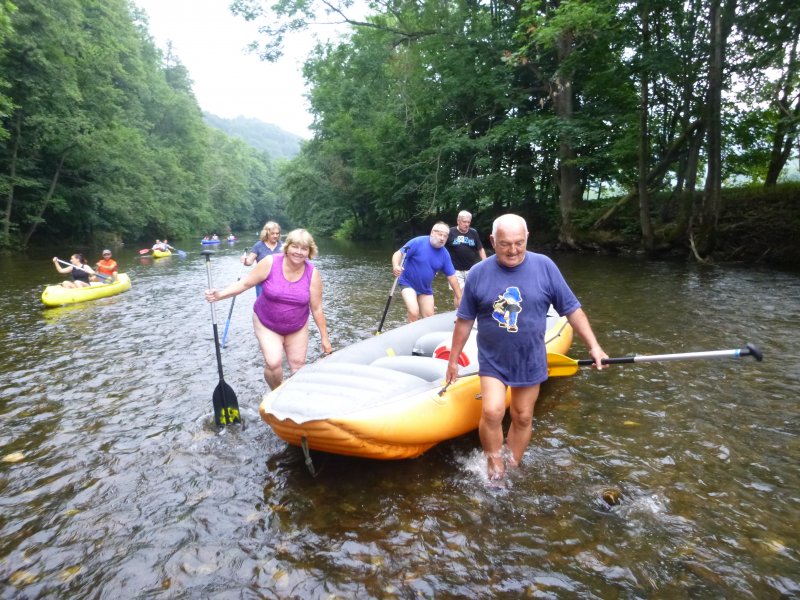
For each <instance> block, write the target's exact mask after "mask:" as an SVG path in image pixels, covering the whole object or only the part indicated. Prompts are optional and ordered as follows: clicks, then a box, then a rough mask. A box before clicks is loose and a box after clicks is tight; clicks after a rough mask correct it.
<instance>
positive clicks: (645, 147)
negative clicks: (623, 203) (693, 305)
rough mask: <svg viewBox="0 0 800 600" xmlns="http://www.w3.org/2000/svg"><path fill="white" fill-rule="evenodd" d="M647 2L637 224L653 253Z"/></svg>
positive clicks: (644, 9) (641, 89) (640, 121)
mask: <svg viewBox="0 0 800 600" xmlns="http://www.w3.org/2000/svg"><path fill="white" fill-rule="evenodd" d="M647 10H648V6H647V1H646V0H645V1H644V2H643V3H642V58H643V59H644V60H643V61H642V66H641V72H640V74H639V78H640V79H639V89H640V92H639V94H640V99H639V223H640V225H641V228H642V244H643V245H644V249H645V250H646V251H647V253H648V254H649V253H651V252H652V251H653V246H654V240H653V225H652V223H651V222H650V192H649V191H648V189H647V175H648V166H649V164H650V134H649V131H648V129H647V118H648V116H649V115H648V110H649V106H648V105H649V99H650V91H649V87H650V78H649V76H648V69H649V66H647V60H648V58H649V54H650V24H649V20H648V15H647Z"/></svg>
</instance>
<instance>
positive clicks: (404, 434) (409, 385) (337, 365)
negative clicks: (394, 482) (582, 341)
mask: <svg viewBox="0 0 800 600" xmlns="http://www.w3.org/2000/svg"><path fill="white" fill-rule="evenodd" d="M551 312H552V309H551ZM547 321H548V322H547V333H546V336H545V341H546V344H547V350H548V352H557V353H560V354H565V353H566V352H567V350H568V349H569V347H570V345H571V344H572V327H570V325H569V323H568V322H567V320H566V318H565V317H561V316H558V315H556V314H553V315H548V317H547ZM454 322H455V311H452V312H448V313H442V314H438V315H434V316H432V317H428V318H427V319H422V320H420V321H417V322H416V323H410V324H408V325H404V326H402V327H398V328H397V329H394V330H392V331H388V332H386V333H383V334H382V335H379V336H376V337H373V338H370V339H366V340H363V341H361V342H358V343H356V344H353V345H352V346H348V347H347V348H344V349H342V350H339V351H337V352H334V353H333V354H331V355H330V356H327V357H326V358H323V359H322V360H319V361H318V362H316V363H314V364H312V365H309V366H306V367H304V368H303V369H301V370H299V371H298V372H297V373H295V375H294V376H292V377H291V378H290V379H288V380H287V381H286V382H284V384H283V385H281V386H280V387H279V388H277V389H276V390H274V391H272V392H270V393H268V394H266V395H265V396H264V398H263V400H262V402H261V406H260V407H259V412H260V414H261V418H262V419H263V420H264V422H265V423H267V424H268V425H269V426H270V427H271V428H272V429H273V431H274V432H275V433H276V434H277V435H278V437H280V438H281V439H283V440H284V441H286V442H288V443H289V444H292V445H294V446H301V447H303V448H304V450H305V451H308V450H309V449H311V450H320V451H324V452H330V453H333V454H343V455H347V456H359V457H364V458H375V459H383V460H391V459H403V458H413V457H416V456H419V455H420V454H422V453H423V452H425V451H426V450H428V449H429V448H431V447H432V446H434V445H436V444H438V443H439V442H441V441H444V440H447V439H451V438H454V437H457V436H460V435H463V434H465V433H468V432H470V431H472V430H474V429H477V427H478V422H479V420H480V416H481V400H480V381H479V378H478V375H477V374H476V373H477V345H476V339H475V338H476V335H477V334H476V332H475V331H473V333H472V335H470V341H469V342H468V344H467V346H466V347H465V348H464V352H463V353H462V355H461V356H460V357H459V364H460V365H461V366H460V368H461V373H462V376H461V377H460V378H459V379H458V380H457V381H456V382H455V383H453V384H452V385H450V386H449V387H447V389H446V390H444V391H442V388H443V387H444V377H445V371H446V369H447V361H446V360H443V359H444V358H446V357H448V356H449V353H448V351H447V346H448V344H449V343H450V339H451V336H452V331H453V324H454ZM437 356H438V357H440V358H436V357H437ZM509 400H510V398H509V399H507V402H508V401H509Z"/></svg>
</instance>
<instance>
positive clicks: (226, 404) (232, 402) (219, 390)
mask: <svg viewBox="0 0 800 600" xmlns="http://www.w3.org/2000/svg"><path fill="white" fill-rule="evenodd" d="M211 403H212V404H213V406H214V424H215V425H216V426H217V427H225V425H233V424H234V423H241V422H242V418H241V416H240V415H239V401H238V400H237V399H236V393H235V392H234V391H233V388H232V387H231V386H229V385H228V384H227V383H225V382H224V381H220V382H219V384H218V385H217V387H215V388H214V394H213V395H212V396H211Z"/></svg>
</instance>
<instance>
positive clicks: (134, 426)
mask: <svg viewBox="0 0 800 600" xmlns="http://www.w3.org/2000/svg"><path fill="white" fill-rule="evenodd" d="M239 246H241V247H223V248H220V249H219V251H218V253H217V254H216V255H215V256H214V257H213V259H212V262H211V269H212V276H213V279H214V282H215V284H220V285H223V284H225V283H228V282H230V281H232V280H234V279H236V277H237V276H238V274H239V271H240V265H239V263H238V260H237V259H238V256H239V254H240V253H241V251H242V250H243V249H244V246H243V245H241V244H240V245H239ZM321 246H322V248H321V249H322V255H321V256H320V258H319V259H318V261H317V264H318V266H319V268H320V272H321V273H322V276H323V280H324V282H325V295H324V303H325V309H326V313H327V316H328V322H329V328H330V331H331V338H332V342H333V345H334V348H336V347H342V346H344V345H347V344H349V343H352V342H354V341H357V340H359V339H362V338H364V337H367V336H369V335H370V334H371V332H372V331H374V329H375V328H376V326H377V324H378V321H379V319H380V316H381V314H382V311H383V307H384V305H385V303H386V299H387V295H388V291H389V288H390V286H391V282H392V279H391V273H390V267H389V256H390V254H391V252H392V251H393V248H389V247H385V248H370V247H364V246H358V245H350V244H342V243H333V242H324V243H322V244H321ZM181 247H182V248H183V249H185V250H187V252H188V256H187V257H186V258H185V259H179V258H178V257H171V258H168V259H160V260H156V261H153V260H151V259H140V258H139V257H138V255H137V254H136V253H135V251H133V250H128V251H120V252H118V253H117V259H118V260H119V261H120V263H121V265H122V269H121V270H123V271H126V272H128V273H129V274H130V275H131V279H132V282H133V288H132V289H131V291H129V292H127V293H125V294H122V295H119V296H116V297H114V298H108V299H103V300H98V301H95V302H89V303H85V304H79V305H74V306H68V307H63V308H55V309H45V308H43V307H42V305H41V302H40V300H39V296H40V294H41V290H42V289H43V286H44V285H45V284H46V283H52V282H55V281H58V280H59V276H58V274H57V273H56V272H55V270H54V269H53V268H52V264H51V263H50V262H49V258H50V256H49V255H43V254H41V255H38V254H37V255H31V256H27V257H16V258H14V259H13V260H12V259H10V258H7V257H3V258H0V274H1V275H2V281H3V286H2V289H0V310H2V314H3V319H2V323H1V324H0V335H2V342H3V347H4V351H3V353H2V356H1V357H0V374H2V380H1V381H0V417H2V423H3V427H2V429H0V461H2V462H0V506H1V507H2V512H1V513H0V582H2V583H0V597H3V598H115V599H118V598H134V597H136V598H228V597H230V598H336V597H341V598H414V597H425V598H432V597H442V598H448V597H462V596H463V597H490V596H491V597H509V598H512V597H520V596H526V597H543V598H575V597H597V598H608V597H623V598H633V597H685V598H686V597H692V598H698V597H699V598H702V597H708V598H720V597H728V598H732V597H745V598H747V597H750V598H781V597H798V596H800V548H799V547H798V544H799V542H800V535H798V528H797V522H798V521H800V466H798V465H799V462H798V457H800V442H799V441H798V440H799V439H800V438H799V437H798V436H799V435H800V408H799V407H798V402H797V396H798V390H800V346H798V338H800V300H798V298H800V276H798V274H797V273H787V272H780V271H774V270H768V269H765V268H750V267H738V266H725V267H718V268H713V269H701V268H697V267H695V266H687V265H680V264H678V265H676V264H667V263H648V262H645V261H641V260H637V259H629V258H603V257H587V256H555V257H554V258H555V259H556V261H557V263H558V264H559V265H560V266H561V268H562V270H563V271H564V273H565V275H566V276H567V279H568V281H569V282H570V283H571V285H572V287H573V289H574V290H575V292H576V293H577V295H578V296H579V298H580V299H581V300H582V302H583V303H584V307H585V309H586V310H587V312H588V314H589V316H590V319H591V320H592V324H593V326H594V329H595V332H596V334H597V336H598V338H599V339H600V341H601V343H602V344H603V346H604V348H605V349H606V351H607V352H608V353H609V354H610V355H613V356H622V355H626V354H630V353H651V354H655V353H672V352H689V351H696V350H716V349H729V348H736V347H741V346H743V345H744V344H745V342H754V343H756V344H758V345H760V347H761V348H762V350H763V351H764V355H765V360H764V362H761V363H757V362H755V361H753V360H751V359H739V360H730V359H726V360H705V361H686V362H671V363H650V364H641V365H628V366H622V367H615V368H613V369H609V370H606V371H603V372H599V373H598V372H595V371H591V370H587V371H582V372H581V373H579V374H578V375H576V376H573V377H568V378H561V379H557V380H556V379H554V380H551V381H550V382H548V384H546V387H545V388H544V390H543V393H542V397H541V399H540V401H539V404H538V405H537V408H536V415H535V424H534V434H533V439H532V442H531V446H530V448H529V451H528V452H527V454H526V456H525V460H524V463H523V466H522V468H521V469H520V470H519V472H517V473H515V474H514V475H513V476H512V477H511V479H510V481H509V485H508V486H507V487H506V488H504V489H500V490H496V489H490V488H487V487H486V486H485V485H484V476H483V473H482V467H483V461H482V460H481V458H480V450H479V448H480V444H479V442H478V439H477V434H470V435H467V436H464V437H462V438H459V439H456V440H452V441H449V442H446V443H443V444H440V445H439V446H437V447H435V448H433V449H432V450H431V451H429V452H428V453H426V454H425V455H423V456H422V457H421V458H418V459H415V460H408V461H399V462H377V461H367V460H357V459H350V458H343V457H336V456H330V455H322V454H315V455H314V461H315V463H316V466H317V469H318V470H319V471H320V473H319V475H318V476H316V477H312V476H311V474H310V473H309V472H308V470H307V469H306V467H305V465H304V462H303V456H302V452H300V450H298V449H296V448H291V447H287V446H286V445H285V444H284V443H283V442H282V441H281V440H280V439H278V438H277V437H276V436H275V435H274V434H273V433H272V432H271V430H270V429H269V428H268V427H267V426H265V425H264V424H262V423H261V422H260V420H259V417H258V403H259V402H260V399H261V396H262V394H263V393H264V392H265V391H266V386H265V384H264V382H263V379H262V359H261V357H260V354H259V352H258V349H257V346H256V342H255V339H254V337H253V335H252V329H251V324H250V312H251V308H252V303H253V301H254V294H253V292H248V293H246V294H245V295H243V296H240V297H239V298H238V299H237V300H236V302H235V304H234V309H233V313H232V318H231V326H230V333H229V336H228V343H227V345H226V348H225V349H224V350H223V352H222V355H223V365H224V371H225V379H226V381H227V382H228V383H229V384H230V385H231V387H232V388H233V389H234V390H235V392H236V394H237V397H238V400H239V404H240V407H241V408H242V411H243V413H244V416H245V418H246V421H247V426H246V427H245V428H244V429H243V430H242V429H239V428H229V429H226V430H225V431H223V432H222V433H217V432H216V431H215V430H214V429H213V428H212V427H211V426H210V422H211V418H212V415H211V396H212V392H213V389H214V387H215V386H216V385H217V383H218V373H217V367H216V360H215V357H214V347H213V339H212V325H211V311H210V309H209V306H208V304H206V303H205V301H204V300H203V298H202V291H203V289H204V288H205V287H206V265H205V261H204V260H203V258H202V257H201V256H200V255H199V252H198V251H199V244H198V245H197V246H195V245H194V244H191V245H189V244H185V245H183V246H181ZM60 252H61V253H62V254H65V255H66V254H68V252H69V250H68V249H60ZM436 291H437V303H438V305H439V308H440V309H441V310H446V309H447V310H449V309H450V297H451V296H450V294H449V292H448V291H447V290H446V284H445V283H444V282H443V281H438V282H437V287H436ZM395 300H396V301H395V302H393V304H392V307H391V310H390V312H389V317H388V319H387V323H386V325H385V326H384V329H389V328H392V327H395V326H397V325H399V324H401V323H402V320H403V318H404V315H403V311H402V310H401V307H400V304H401V303H400V302H399V298H396V299H395ZM229 308H230V302H229V301H225V302H221V303H220V304H219V305H218V311H217V319H218V323H219V329H220V335H221V334H222V330H223V329H224V326H225V323H226V319H227V316H228V311H229ZM318 342H319V338H318V336H317V334H316V330H315V328H314V327H313V325H312V347H311V352H310V359H311V360H313V359H315V358H316V357H317V356H318V355H319V343H318ZM571 355H572V356H575V357H583V356H584V355H585V352H584V351H583V348H582V347H581V345H580V342H577V341H576V343H575V345H574V347H573V350H572V352H571ZM609 489H611V490H615V491H616V492H618V493H619V494H620V495H621V502H620V504H618V505H616V506H609V505H608V504H607V503H606V502H605V501H604V500H603V498H602V496H603V493H604V491H606V490H609Z"/></svg>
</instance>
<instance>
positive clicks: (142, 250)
mask: <svg viewBox="0 0 800 600" xmlns="http://www.w3.org/2000/svg"><path fill="white" fill-rule="evenodd" d="M139 254H142V255H144V254H150V248H142V249H141V250H139Z"/></svg>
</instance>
